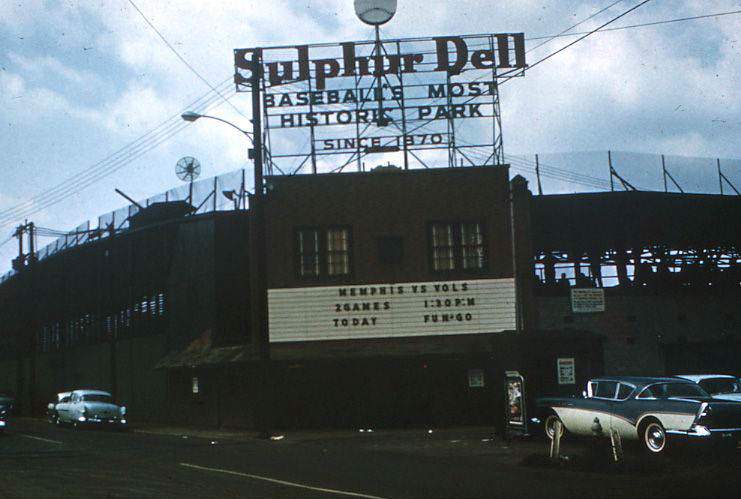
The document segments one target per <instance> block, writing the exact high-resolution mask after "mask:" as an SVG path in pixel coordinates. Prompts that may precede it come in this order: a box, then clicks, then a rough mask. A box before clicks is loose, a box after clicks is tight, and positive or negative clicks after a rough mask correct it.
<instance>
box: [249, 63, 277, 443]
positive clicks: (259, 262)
mask: <svg viewBox="0 0 741 499" xmlns="http://www.w3.org/2000/svg"><path fill="white" fill-rule="evenodd" d="M250 65H251V68H250V69H251V71H252V74H251V77H250V86H251V90H252V133H253V135H252V136H253V149H251V150H250V158H251V159H252V160H253V161H254V183H255V193H254V195H253V196H252V200H251V202H250V212H251V213H250V239H249V240H250V303H251V305H252V306H251V313H250V326H251V327H250V331H251V334H252V337H253V338H254V339H255V340H256V343H257V349H258V351H257V354H258V359H259V362H258V371H259V372H258V376H257V378H258V385H259V386H258V390H259V391H260V394H259V396H258V399H259V402H258V408H257V412H258V414H257V426H258V430H260V433H261V434H262V435H263V436H264V437H268V436H269V435H270V426H271V423H272V399H271V395H270V392H271V390H272V387H271V386H270V381H271V380H270V368H271V366H270V337H269V332H268V324H267V318H268V314H267V312H268V304H267V279H266V272H267V268H266V266H267V252H266V250H265V233H266V230H265V206H264V201H265V196H264V189H263V171H262V168H263V145H262V121H261V120H262V110H261V94H260V83H261V80H262V49H261V48H256V49H254V50H253V51H252V58H251V61H250Z"/></svg>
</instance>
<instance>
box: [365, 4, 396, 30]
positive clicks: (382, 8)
mask: <svg viewBox="0 0 741 499" xmlns="http://www.w3.org/2000/svg"><path fill="white" fill-rule="evenodd" d="M355 14H357V16H358V17H359V18H360V20H361V21H363V22H364V23H366V24H370V25H371V26H380V25H382V24H385V23H387V22H388V21H390V20H391V18H392V17H394V14H396V0H355Z"/></svg>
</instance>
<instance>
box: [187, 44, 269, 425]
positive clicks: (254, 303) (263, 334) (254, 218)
mask: <svg viewBox="0 0 741 499" xmlns="http://www.w3.org/2000/svg"><path fill="white" fill-rule="evenodd" d="M251 63H252V67H253V70H252V76H251V78H250V84H251V86H252V120H250V121H251V122H252V133H249V132H247V131H246V130H242V129H241V128H239V127H238V126H237V125H235V124H234V123H230V122H229V121H226V120H224V119H221V118H218V117H216V116H209V115H205V114H198V113H195V112H192V111H187V112H185V113H183V114H182V115H181V117H182V118H183V119H184V120H185V121H189V122H193V121H196V120H198V119H200V118H208V119H213V120H216V121H220V122H222V123H225V124H227V125H229V126H231V127H232V128H235V129H236V130H238V131H239V132H241V133H242V134H243V135H244V136H246V137H247V138H248V139H249V140H250V141H251V142H252V145H253V147H252V148H251V149H250V150H249V156H248V157H249V159H251V160H253V161H254V182H255V187H254V189H255V193H254V194H253V195H252V198H251V199H250V207H249V211H250V219H249V224H250V236H249V248H250V252H249V271H250V275H249V283H250V305H251V306H250V333H251V335H252V337H253V338H255V339H256V343H257V350H258V351H257V353H258V358H259V360H260V366H259V368H258V373H257V377H258V380H259V381H258V386H259V389H258V391H259V394H258V404H257V407H256V410H257V418H256V419H257V426H258V430H260V432H261V433H262V434H263V436H265V437H267V436H269V435H270V429H269V428H270V420H271V412H272V411H271V405H272V404H271V402H270V389H271V387H270V377H269V374H268V370H269V369H270V343H269V341H270V340H269V336H268V301H267V277H266V276H267V269H266V265H267V252H266V250H265V232H266V231H265V211H264V206H263V201H264V187H263V172H262V168H263V161H262V152H263V151H262V121H261V98H260V97H261V96H260V78H261V73H262V50H261V49H254V50H253V51H252V59H251Z"/></svg>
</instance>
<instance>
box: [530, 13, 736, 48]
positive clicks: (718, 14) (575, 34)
mask: <svg viewBox="0 0 741 499" xmlns="http://www.w3.org/2000/svg"><path fill="white" fill-rule="evenodd" d="M734 14H741V10H731V11H728V12H717V13H715V14H704V15H701V16H692V17H678V18H675V19H665V20H663V21H653V22H649V23H640V24H627V25H625V26H617V27H615V28H606V29H601V30H600V33H604V32H607V31H620V30H624V29H634V28H644V27H647V26H658V25H660V24H671V23H678V22H684V21H696V20H698V19H708V18H711V17H722V16H731V15H734ZM587 33H589V32H588V31H580V32H575V33H568V34H558V35H545V36H537V37H533V38H527V40H542V39H543V38H548V39H549V41H550V40H552V39H554V38H564V37H567V36H578V35H584V34H587ZM538 46H540V45H538ZM538 46H536V47H534V48H537V47H538Z"/></svg>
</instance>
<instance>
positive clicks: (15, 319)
mask: <svg viewBox="0 0 741 499" xmlns="http://www.w3.org/2000/svg"><path fill="white" fill-rule="evenodd" d="M221 219H222V217H221V216H220V215H219V214H216V215H213V216H207V217H193V218H189V219H184V220H182V221H173V222H169V223H164V224H160V225H159V226H155V227H149V228H143V229H140V230H134V231H130V232H125V233H122V234H120V235H117V236H115V237H113V238H107V239H104V240H101V241H98V242H92V243H90V244H88V245H86V246H81V247H77V248H74V249H70V250H68V251H63V252H61V253H59V254H56V255H54V256H52V257H49V258H47V259H45V260H43V261H41V262H38V263H37V264H36V265H35V266H34V267H33V268H29V269H26V270H25V271H24V272H22V273H21V275H19V276H16V277H14V278H13V279H11V280H10V281H8V282H6V283H4V284H3V286H2V287H1V288H0V324H1V325H0V337H2V338H3V344H6V343H7V344H9V345H11V346H12V347H13V348H12V351H11V349H3V351H2V352H0V390H9V391H12V392H14V393H16V394H17V398H18V402H19V408H20V409H21V411H22V412H23V413H26V414H28V413H34V414H42V413H43V412H44V411H45V407H46V404H47V403H48V401H49V400H51V398H52V397H53V395H54V393H56V392H58V391H63V390H69V389H74V388H99V389H104V390H109V391H111V392H112V393H113V394H114V396H115V397H116V398H117V399H118V400H119V401H121V402H123V403H124V404H126V405H127V407H128V409H129V411H130V412H131V414H132V419H134V420H137V419H138V420H160V421H164V420H167V418H168V417H169V415H170V412H169V411H167V410H166V409H167V403H168V400H169V394H168V392H167V390H168V376H167V373H166V372H164V371H158V370H155V369H154V368H155V366H156V365H157V363H158V362H159V361H160V360H161V359H162V358H163V357H165V356H166V355H167V354H168V353H170V352H171V351H173V350H177V349H181V348H184V347H185V346H186V345H188V344H189V343H190V342H191V341H192V340H193V339H194V338H197V337H199V336H200V335H202V334H204V332H208V333H209V334H213V333H221V334H222V336H228V335H226V334H223V329H224V328H225V327H226V325H225V324H224V323H223V322H222V321H220V320H218V319H217V318H218V317H220V316H221V315H230V314H231V310H230V308H229V307H234V306H235V304H236V302H235V301H234V300H233V301H232V302H231V304H230V305H221V304H219V305H217V302H218V301H219V296H218V295H219V293H218V291H217V290H218V289H219V287H220V286H221V284H220V283H221V282H222V279H223V274H222V275H220V274H219V273H217V272H216V263H215V261H216V251H217V250H216V246H217V237H216V233H217V229H216V227H217V225H219V223H220V222H221ZM236 225H239V222H236ZM242 225H246V224H245V223H244V222H242ZM221 244H229V245H230V246H231V247H234V248H239V247H240V246H239V245H238V244H234V241H226V242H224V241H222V243H221ZM228 251H229V250H222V254H226V253H228ZM233 251H235V252H236V251H238V249H235V250H233ZM224 273H225V272H224ZM243 280H246V279H243ZM229 291H231V290H227V292H229ZM245 301H246V298H245ZM238 306H239V308H240V309H242V308H244V301H242V302H240V303H239V305H238ZM217 308H218V309H219V313H217ZM233 315H237V316H239V314H233ZM50 328H51V329H53V330H54V331H53V333H52V331H51V329H50ZM243 331H244V330H242V333H243ZM232 336H234V335H232ZM9 338H10V339H11V341H8V339H9ZM19 365H20V366H22V368H21V369H20V370H19V369H18V368H17V366H19Z"/></svg>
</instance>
